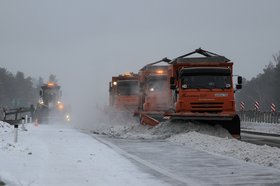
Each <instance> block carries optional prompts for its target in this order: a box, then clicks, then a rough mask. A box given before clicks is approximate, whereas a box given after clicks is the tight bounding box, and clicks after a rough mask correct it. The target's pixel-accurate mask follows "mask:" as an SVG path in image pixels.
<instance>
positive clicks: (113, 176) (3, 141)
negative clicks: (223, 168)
mask: <svg viewBox="0 0 280 186" xmlns="http://www.w3.org/2000/svg"><path fill="white" fill-rule="evenodd" d="M108 116H109V117H108ZM243 126H246V127H247V129H248V128H249V127H250V129H251V130H259V129H261V130H262V131H263V130H267V131H276V129H278V126H277V125H267V124H256V125H255V126H256V127H254V124H253V123H249V124H246V125H243ZM269 126H273V127H275V128H270V129H269ZM26 128H27V131H24V130H22V129H21V128H19V140H18V143H14V142H13V140H14V139H13V138H14V134H13V132H14V129H13V128H12V127H11V126H10V125H8V124H6V123H3V122H0V185H3V184H4V183H5V184H6V185H24V186H25V185H166V184H167V183H166V182H163V181H161V180H158V178H155V177H154V176H153V175H150V174H148V173H143V172H142V170H140V169H139V168H138V167H136V165H134V164H132V163H131V162H130V161H129V160H127V159H126V158H124V157H123V156H121V155H120V154H118V153H117V152H115V151H114V150H112V149H110V148H109V147H108V146H106V145H104V144H102V143H100V142H98V141H96V140H95V139H94V138H92V137H91V136H89V135H87V134H85V133H82V132H80V131H79V130H76V129H73V128H72V127H70V126H69V125H59V124H57V125H55V124H49V125H39V126H35V125H34V124H28V125H26ZM88 129H90V130H91V131H92V132H94V133H97V134H106V135H110V136H115V137H121V138H129V139H151V140H153V139H156V140H158V139H162V140H166V141H169V142H171V143H175V144H176V143H177V144H178V143H179V144H185V145H186V146H188V147H191V148H193V149H196V150H198V151H204V152H207V153H209V154H213V155H218V156H225V157H231V158H235V159H239V160H241V161H245V162H251V163H256V164H259V165H262V166H267V167H271V168H276V169H280V149H279V148H275V147H269V146H266V145H264V146H260V145H253V144H249V143H246V142H242V141H239V140H236V139H233V138H232V137H231V136H230V134H229V133H228V132H227V131H226V130H224V129H223V128H222V127H220V126H208V125H201V124H197V123H170V122H163V123H161V124H160V125H158V126H156V127H149V126H142V125H139V124H138V121H137V118H133V117H131V115H130V114H126V113H122V114H119V113H115V112H112V111H106V114H104V115H103V114H100V115H99V118H98V120H97V121H95V122H94V123H93V124H91V125H90V126H88V127H87V128H86V132H88Z"/></svg>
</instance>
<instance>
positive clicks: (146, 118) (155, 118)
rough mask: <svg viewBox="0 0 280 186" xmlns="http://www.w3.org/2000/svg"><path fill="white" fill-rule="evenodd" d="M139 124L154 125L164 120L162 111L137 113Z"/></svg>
mask: <svg viewBox="0 0 280 186" xmlns="http://www.w3.org/2000/svg"><path fill="white" fill-rule="evenodd" d="M139 118H140V124H142V125H150V126H156V125H158V124H159V123H160V122H162V121H164V115H163V113H144V112H141V113H140V114H139Z"/></svg>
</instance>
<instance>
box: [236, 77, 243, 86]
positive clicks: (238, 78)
mask: <svg viewBox="0 0 280 186" xmlns="http://www.w3.org/2000/svg"><path fill="white" fill-rule="evenodd" d="M237 83H238V84H239V85H242V77H241V76H238V77H237Z"/></svg>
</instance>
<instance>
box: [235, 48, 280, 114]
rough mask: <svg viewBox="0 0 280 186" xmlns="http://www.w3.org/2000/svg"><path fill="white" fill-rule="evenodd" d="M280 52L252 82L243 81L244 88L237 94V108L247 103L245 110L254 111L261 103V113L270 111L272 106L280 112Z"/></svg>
mask: <svg viewBox="0 0 280 186" xmlns="http://www.w3.org/2000/svg"><path fill="white" fill-rule="evenodd" d="M279 80H280V52H279V53H278V54H276V55H273V60H272V61H271V62H270V63H269V64H268V65H267V66H266V67H265V68H264V69H263V72H262V73H260V74H258V75H257V76H256V77H254V78H252V79H251V80H249V81H248V80H246V79H243V88H242V89H241V90H240V91H238V93H237V94H236V97H237V104H238V105H237V107H238V108H239V109H240V102H241V101H242V102H244V103H245V110H253V109H254V104H255V102H256V101H257V102H259V105H260V110H261V111H270V110H271V109H270V107H271V104H272V103H273V104H275V105H276V110H278V111H279V110H280V82H279Z"/></svg>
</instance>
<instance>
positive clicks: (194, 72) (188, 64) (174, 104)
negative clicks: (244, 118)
mask: <svg viewBox="0 0 280 186" xmlns="http://www.w3.org/2000/svg"><path fill="white" fill-rule="evenodd" d="M193 54H200V55H202V56H203V57H189V56H190V55H193ZM168 73H169V86H170V90H171V98H172V99H171V105H170V109H169V111H168V112H166V113H165V115H166V116H168V117H169V118H170V119H183V120H190V121H199V122H206V123H210V124H214V125H215V124H220V125H222V127H224V128H225V129H227V130H228V131H229V132H230V133H231V134H232V136H233V137H235V138H240V118H239V116H238V115H237V112H236V110H235V96H234V92H235V90H236V89H240V88H241V87H242V85H241V84H242V78H241V77H238V80H237V84H236V86H234V83H233V62H231V61H230V60H229V59H227V58H225V57H224V56H220V55H218V54H214V53H211V52H208V51H205V50H202V49H200V48H199V49H197V50H195V51H194V52H191V53H188V54H186V55H183V56H180V57H178V58H175V59H174V60H172V61H171V62H170V66H169V69H168Z"/></svg>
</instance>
